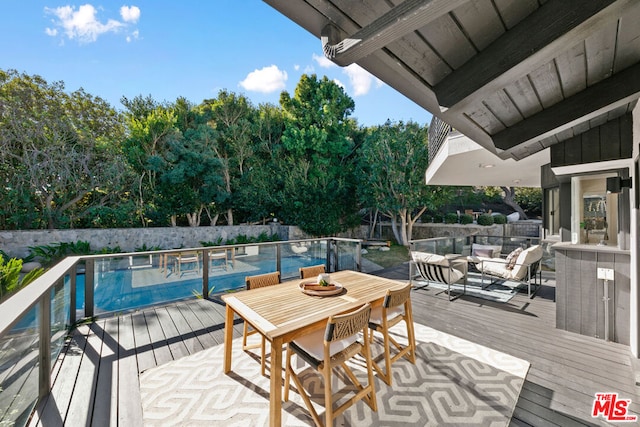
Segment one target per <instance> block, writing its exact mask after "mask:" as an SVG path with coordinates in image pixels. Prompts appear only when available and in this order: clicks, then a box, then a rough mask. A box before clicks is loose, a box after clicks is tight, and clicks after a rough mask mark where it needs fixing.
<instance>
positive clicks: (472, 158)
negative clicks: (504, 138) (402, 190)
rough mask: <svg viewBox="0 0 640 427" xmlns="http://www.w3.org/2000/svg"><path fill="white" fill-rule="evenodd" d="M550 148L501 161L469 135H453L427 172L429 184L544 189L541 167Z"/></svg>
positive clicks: (443, 145)
mask: <svg viewBox="0 0 640 427" xmlns="http://www.w3.org/2000/svg"><path fill="white" fill-rule="evenodd" d="M547 163H549V149H548V148H547V149H545V150H542V151H539V152H537V153H535V154H533V155H531V156H529V157H527V158H525V159H523V160H520V161H515V160H514V159H511V158H509V159H501V158H499V157H498V156H496V155H495V154H493V153H491V152H489V151H487V150H485V149H484V148H483V147H482V146H480V145H479V144H477V143H476V142H474V141H472V140H471V139H470V138H468V137H467V136H465V135H463V134H461V133H459V132H452V133H450V134H449V137H448V138H447V139H446V140H445V142H444V143H443V144H442V147H440V150H439V151H438V154H437V155H436V156H435V157H434V158H433V159H432V160H431V163H430V164H429V167H428V168H427V171H426V173H425V178H426V183H427V184H428V185H470V186H479V187H483V186H494V187H503V186H504V187H540V168H541V167H542V165H545V164H547Z"/></svg>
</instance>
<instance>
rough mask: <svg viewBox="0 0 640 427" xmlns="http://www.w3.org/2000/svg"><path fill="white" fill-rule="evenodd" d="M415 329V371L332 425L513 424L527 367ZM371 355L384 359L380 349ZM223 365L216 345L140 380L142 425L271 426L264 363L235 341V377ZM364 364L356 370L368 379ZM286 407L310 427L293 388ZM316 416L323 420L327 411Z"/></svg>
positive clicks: (403, 364) (310, 374)
mask: <svg viewBox="0 0 640 427" xmlns="http://www.w3.org/2000/svg"><path fill="white" fill-rule="evenodd" d="M403 326H404V323H400V324H399V325H397V326H396V327H395V328H394V329H392V331H393V332H394V334H395V335H396V336H397V337H398V339H399V341H402V335H405V336H406V332H405V331H406V329H405V328H404V327H403ZM415 330H416V345H417V351H416V355H417V361H416V364H415V365H413V364H411V363H410V362H409V361H408V360H406V359H404V358H403V359H401V360H399V361H397V362H396V363H394V364H393V365H392V370H393V386H392V387H389V386H387V385H386V384H385V383H384V382H383V381H381V380H380V379H378V378H377V377H376V378H375V383H376V400H377V404H378V410H377V412H373V411H372V410H371V409H370V408H369V406H367V405H366V404H365V403H364V402H362V401H361V402H358V403H357V404H356V405H354V406H352V407H351V408H349V410H347V411H346V412H344V413H343V414H342V415H341V416H340V417H338V418H337V419H336V420H335V425H337V426H341V425H344V426H383V425H384V426H404V427H406V426H446V425H451V426H454V425H456V426H459V425H468V426H477V425H482V426H506V425H508V424H509V420H510V419H511V416H512V414H513V410H514V408H515V405H516V402H517V401H518V396H519V394H520V390H521V388H522V384H523V383H524V379H525V377H526V375H527V372H528V370H529V363H528V362H526V361H524V360H522V359H518V358H516V357H513V356H510V355H507V354H505V353H501V352H498V351H495V350H492V349H490V348H487V347H483V346H480V345H478V344H474V343H472V342H470V341H466V340H463V339H459V338H457V337H454V336H452V335H448V334H445V333H442V332H440V331H437V330H435V329H432V328H429V327H427V326H423V325H419V324H416V325H415ZM372 352H373V354H374V357H375V355H379V354H380V352H381V346H380V345H379V343H376V344H374V345H373V347H372ZM222 360H223V346H222V345H219V346H216V347H213V348H209V349H207V350H204V351H201V352H199V353H197V354H193V355H191V356H187V357H184V358H182V359H179V360H176V361H173V362H170V363H168V364H165V365H162V366H158V367H155V368H152V369H149V370H148V371H146V372H143V373H142V374H140V391H141V398H142V406H143V417H144V425H145V426H185V425H189V426H191V425H194V426H195V425H208V426H212V425H213V426H242V427H245V426H267V425H268V424H269V378H267V377H263V376H262V375H260V363H259V357H258V356H257V355H255V354H249V353H246V352H244V351H242V346H241V342H240V339H236V340H235V341H234V347H233V364H232V366H233V371H232V372H231V374H230V375H225V374H223V373H222ZM267 363H268V362H267ZM293 363H294V367H295V366H296V362H295V361H294V362H293ZM362 363H363V361H362V360H356V361H355V362H354V363H353V364H352V366H354V369H355V370H356V375H357V376H358V377H359V378H363V379H364V378H366V377H365V373H364V371H363V370H362ZM298 370H302V375H301V376H302V380H303V382H304V384H305V387H306V388H307V390H314V398H313V400H314V405H315V404H316V402H319V403H321V402H322V401H323V400H322V399H323V387H322V380H321V378H320V377H319V376H318V375H317V374H316V373H315V372H314V371H313V370H311V369H310V368H309V367H308V365H305V364H300V366H299V367H298V369H297V371H298ZM333 377H334V378H336V375H334V376H333ZM336 381H338V380H337V379H336ZM336 385H339V384H336ZM340 385H341V384H340ZM282 408H283V411H282V425H283V426H308V425H313V421H312V419H311V417H310V416H309V415H308V412H307V409H306V407H305V406H304V403H303V402H302V399H301V398H300V396H299V395H298V394H297V392H296V391H295V387H293V386H292V388H291V392H290V393H289V402H283V404H282ZM317 409H318V413H319V414H320V416H321V417H323V416H324V408H323V407H322V405H318V406H317Z"/></svg>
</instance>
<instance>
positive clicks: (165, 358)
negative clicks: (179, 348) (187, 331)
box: [144, 307, 173, 365]
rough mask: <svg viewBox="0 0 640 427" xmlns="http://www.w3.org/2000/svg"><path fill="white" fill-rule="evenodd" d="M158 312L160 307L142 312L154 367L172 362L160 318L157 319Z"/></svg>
mask: <svg viewBox="0 0 640 427" xmlns="http://www.w3.org/2000/svg"><path fill="white" fill-rule="evenodd" d="M160 310H162V307H159V308H153V309H148V310H145V311H144V318H145V320H146V322H147V330H148V331H149V339H150V340H151V347H152V348H153V354H154V356H155V359H156V365H164V364H165V363H167V362H170V361H172V360H173V356H172V354H171V348H170V346H169V342H168V341H167V337H166V336H165V335H164V331H163V330H162V326H161V325H160V318H159V317H158V311H160Z"/></svg>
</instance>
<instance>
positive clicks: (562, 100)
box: [265, 0, 640, 182]
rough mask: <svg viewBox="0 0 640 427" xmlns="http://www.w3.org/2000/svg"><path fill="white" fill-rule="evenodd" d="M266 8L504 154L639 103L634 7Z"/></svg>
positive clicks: (515, 155) (542, 145)
mask: <svg viewBox="0 0 640 427" xmlns="http://www.w3.org/2000/svg"><path fill="white" fill-rule="evenodd" d="M265 2H267V3H269V4H270V5H271V6H273V7H274V8H275V9H277V10H278V11H280V12H281V13H283V14H284V15H286V16H288V17H289V18H290V19H291V20H293V21H294V22H296V23H298V24H299V25H300V26H302V27H304V28H305V29H307V30H308V31H309V32H311V33H312V34H314V35H315V36H316V37H318V39H319V43H321V44H322V47H323V50H324V52H325V55H326V56H327V57H328V58H329V59H331V60H332V61H334V62H335V63H336V64H338V65H341V66H346V65H349V64H353V63H356V64H358V65H360V66H361V67H363V68H364V69H366V70H367V71H369V72H370V73H371V74H373V75H375V76H376V77H378V78H379V79H380V80H382V81H384V82H385V83H387V84H388V85H390V86H391V87H393V88H395V89H396V90H398V91H399V92H401V93H402V94H404V95H405V96H407V97H408V98H410V99H412V100H413V101H415V102H416V103H417V104H418V105H420V106H422V107H424V108H425V109H426V110H428V111H429V112H431V113H432V114H433V115H434V116H436V117H438V118H440V119H442V120H443V121H445V122H446V123H448V124H450V125H451V126H452V127H453V128H454V129H456V130H457V131H459V132H462V133H463V134H465V135H467V136H468V137H469V138H471V139H472V140H473V141H475V142H476V143H477V144H479V145H480V146H481V147H483V148H485V149H486V150H488V151H490V152H492V153H494V154H496V155H497V156H499V157H500V158H502V159H507V158H512V159H515V160H519V161H522V160H523V159H525V158H528V157H530V156H534V155H535V154H536V153H537V152H540V151H545V150H546V149H547V148H549V147H550V146H552V145H554V144H557V143H559V142H562V141H564V140H567V139H570V138H572V137H574V136H576V135H579V134H582V133H584V132H586V131H588V130H590V129H593V128H595V127H597V126H599V125H601V124H602V123H603V122H605V121H609V120H612V119H613V118H615V117H618V116H620V115H622V114H625V113H628V112H629V111H631V109H632V107H633V106H634V105H635V103H636V100H637V99H638V97H639V96H640V25H638V24H637V23H638V22H639V21H640V1H637V0H589V1H584V0H548V1H538V0H518V1H491V0H394V1H393V2H381V1H371V0H366V1H358V2H354V1H351V0H297V1H291V0H265ZM477 153H479V151H478V152H477ZM476 163H477V162H476ZM439 169H440V168H438V172H437V173H436V175H438V174H439V173H440V171H439ZM436 175H434V179H435V176H436ZM440 182H442V181H440Z"/></svg>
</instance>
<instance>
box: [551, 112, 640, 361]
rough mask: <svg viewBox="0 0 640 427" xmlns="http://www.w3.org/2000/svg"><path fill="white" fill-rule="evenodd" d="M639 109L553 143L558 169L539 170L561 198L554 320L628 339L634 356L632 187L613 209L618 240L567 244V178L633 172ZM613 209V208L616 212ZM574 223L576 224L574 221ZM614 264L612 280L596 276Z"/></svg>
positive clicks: (636, 303)
mask: <svg viewBox="0 0 640 427" xmlns="http://www.w3.org/2000/svg"><path fill="white" fill-rule="evenodd" d="M639 123H640V112H639V109H638V108H637V107H636V109H635V110H634V111H633V113H631V114H625V115H624V116H621V117H619V118H616V119H613V120H611V121H609V122H606V123H603V124H601V125H600V126H598V127H594V128H592V129H590V130H588V131H586V132H584V133H582V134H579V135H575V136H574V137H572V138H570V139H568V140H566V141H563V142H560V143H558V144H555V145H552V146H551V163H550V168H553V170H552V172H553V171H556V172H557V173H561V174H562V175H558V176H556V177H555V179H553V177H552V176H550V175H549V174H543V175H542V178H543V179H542V180H541V186H542V187H543V188H552V187H558V189H559V200H560V209H559V210H560V221H559V222H560V239H561V241H562V243H560V244H557V245H556V246H554V248H555V249H556V251H555V253H556V260H555V262H556V326H557V327H558V328H560V329H565V330H568V331H571V332H577V333H580V334H584V335H589V336H596V337H599V338H602V339H604V338H605V337H608V338H609V339H610V340H612V341H616V342H619V343H623V344H628V345H629V346H630V349H631V351H632V353H633V354H634V355H635V356H636V357H638V354H639V350H640V349H639V348H638V346H639V343H640V339H639V338H640V336H639V332H638V318H639V316H638V307H640V299H639V297H638V289H637V288H638V279H637V263H638V259H637V257H638V255H637V254H638V242H637V239H638V236H637V231H636V229H637V224H638V218H637V210H635V209H633V206H634V201H633V191H628V190H624V191H622V192H621V193H619V194H618V197H617V199H618V204H617V206H615V209H613V210H612V212H614V215H616V218H617V220H618V234H617V236H616V237H617V238H616V240H617V245H615V246H611V247H600V248H599V247H597V246H595V245H582V244H570V243H569V242H571V241H572V231H575V230H572V223H574V222H575V218H573V217H572V202H575V200H574V199H575V197H574V195H573V194H572V191H575V190H576V189H572V183H571V178H572V177H575V176H584V175H587V174H590V173H595V172H597V173H602V172H616V173H617V174H618V175H619V176H620V177H623V178H624V177H628V176H630V174H631V173H632V171H631V169H633V168H632V167H631V166H632V158H634V156H636V157H637V155H638V153H637V150H638V149H637V146H638V140H640V125H639ZM616 211H617V214H615V212H616ZM574 225H575V224H574ZM598 267H602V268H612V269H613V270H614V271H615V280H614V281H613V282H608V283H607V282H605V281H604V280H602V279H598V278H597V268H598ZM604 288H607V289H608V290H609V291H610V292H611V295H610V298H611V299H610V301H608V302H607V304H608V306H607V310H609V316H608V318H607V324H608V325H609V330H608V331H607V334H605V315H604V310H605V304H603V299H602V297H603V295H604Z"/></svg>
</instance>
